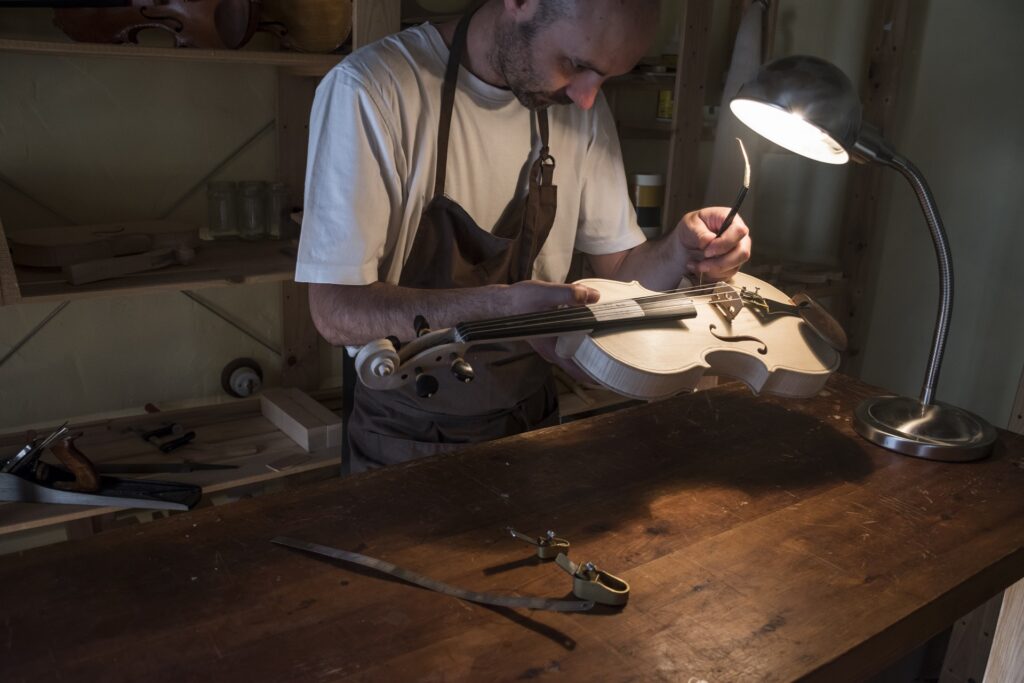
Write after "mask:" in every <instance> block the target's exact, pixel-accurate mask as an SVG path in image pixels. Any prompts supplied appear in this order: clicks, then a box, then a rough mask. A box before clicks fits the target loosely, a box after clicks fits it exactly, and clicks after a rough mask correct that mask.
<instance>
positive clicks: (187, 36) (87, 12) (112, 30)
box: [34, 0, 260, 49]
mask: <svg viewBox="0 0 1024 683" xmlns="http://www.w3.org/2000/svg"><path fill="white" fill-rule="evenodd" d="M34 4H36V3H34ZM39 5H43V6H47V5H48V6H53V7H58V8H59V9H55V10H54V18H53V21H54V23H55V24H56V25H57V26H58V27H59V28H60V29H61V30H62V31H64V33H66V34H67V35H68V36H70V37H71V38H72V39H74V40H77V41H79V42H86V43H137V42H138V36H139V33H140V32H141V31H143V30H145V29H156V30H159V31H165V32H167V33H169V34H171V36H173V38H174V43H175V46H176V47H197V48H210V49H223V48H227V49H236V48H239V47H242V46H243V45H245V44H246V43H247V42H249V39H250V38H252V35H253V33H254V32H255V31H256V29H257V27H258V25H259V10H260V0H120V1H118V0H108V1H105V2H97V1H96V0H92V1H90V0H81V1H76V0H71V1H65V2H59V3H58V2H53V3H37V4H36V6H39Z"/></svg>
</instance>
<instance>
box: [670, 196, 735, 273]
mask: <svg viewBox="0 0 1024 683" xmlns="http://www.w3.org/2000/svg"><path fill="white" fill-rule="evenodd" d="M728 214H729V207H726V206H711V207H708V208H705V209H701V210H700V211H691V212H690V213H688V214H686V215H685V216H683V219H682V220H681V221H679V225H678V226H677V228H676V231H675V234H676V235H678V237H679V240H680V242H681V243H682V245H683V248H684V249H686V251H687V253H688V254H689V256H690V259H689V261H688V263H687V264H686V269H687V271H689V272H690V273H692V274H694V275H701V274H703V276H704V279H705V280H726V279H728V278H730V277H732V276H733V275H735V274H736V273H737V272H739V269H740V266H742V265H743V264H744V263H746V261H747V260H748V259H749V258H750V236H749V235H750V229H749V228H747V225H746V223H744V222H743V219H742V218H740V216H739V215H737V216H736V217H735V218H734V219H733V221H732V225H730V226H729V227H728V228H727V229H726V230H725V232H723V233H721V234H718V233H719V230H720V228H721V226H722V223H723V222H725V217H726V216H727V215H728Z"/></svg>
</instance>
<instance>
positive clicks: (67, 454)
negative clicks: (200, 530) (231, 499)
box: [0, 423, 203, 510]
mask: <svg viewBox="0 0 1024 683" xmlns="http://www.w3.org/2000/svg"><path fill="white" fill-rule="evenodd" d="M67 431H68V429H67V424H66V423H65V424H64V425H62V426H61V427H59V428H58V429H57V430H55V431H54V432H53V433H51V434H50V435H49V436H47V437H46V438H45V439H42V440H40V439H32V440H31V441H30V442H29V443H28V444H26V445H25V447H24V448H22V449H21V450H20V451H18V453H17V454H15V455H14V456H13V457H11V458H8V459H7V460H6V461H4V462H3V463H0V501H9V502H20V503H57V504H63V505H101V506H111V507H127V508H150V509H157V510H189V509H191V508H192V507H194V506H195V505H196V503H198V502H199V500H200V499H201V498H202V496H203V490H202V488H201V487H199V486H194V485H191V484H180V483H176V482H168V481H145V480H141V479H120V478H117V477H108V476H104V475H102V474H100V473H99V472H98V471H97V468H96V466H95V465H93V464H92V462H91V461H90V460H89V459H88V458H87V457H86V456H85V454H83V453H82V452H81V451H80V450H79V449H78V448H77V447H76V446H75V443H74V442H75V439H76V438H77V435H76V436H70V437H68V436H65V434H66V433H67ZM47 448H49V449H50V451H51V452H52V453H53V454H54V455H55V456H57V459H58V460H59V461H60V462H61V465H62V466H56V465H51V464H48V463H45V462H40V461H39V456H40V455H42V453H43V451H44V450H46V449H47Z"/></svg>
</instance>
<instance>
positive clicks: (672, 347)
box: [572, 273, 840, 400]
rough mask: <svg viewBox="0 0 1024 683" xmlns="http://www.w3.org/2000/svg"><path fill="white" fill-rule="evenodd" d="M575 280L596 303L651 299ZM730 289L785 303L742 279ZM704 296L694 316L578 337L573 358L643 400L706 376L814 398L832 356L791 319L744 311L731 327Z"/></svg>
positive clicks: (635, 288)
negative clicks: (594, 292)
mask: <svg viewBox="0 0 1024 683" xmlns="http://www.w3.org/2000/svg"><path fill="white" fill-rule="evenodd" d="M581 282H582V283H583V284H586V285H588V286H590V287H593V288H594V289H597V290H598V291H600V292H601V302H602V303H605V302H610V301H617V300H619V299H630V298H637V297H642V296H648V295H652V294H656V292H651V291H649V290H646V289H644V288H643V287H642V286H640V285H639V284H638V283H636V282H633V283H623V282H614V281H610V280H601V279H589V280H581ZM729 284H731V285H732V286H734V287H736V288H737V289H739V288H742V287H746V288H747V289H748V290H754V289H755V288H757V289H758V290H759V293H760V294H761V295H762V296H763V297H765V298H767V299H773V300H775V301H780V302H786V303H792V302H791V300H790V298H789V297H788V296H787V295H786V294H785V293H784V292H782V291H780V290H778V289H776V288H775V287H772V286H771V285H769V284H768V283H766V282H763V281H761V280H758V279H757V278H754V277H751V276H749V275H745V274H743V273H738V274H737V275H736V276H735V277H734V278H733V279H732V280H730V281H729ZM706 290H709V288H708V287H705V288H704V289H702V290H699V291H697V290H695V291H694V292H693V293H692V298H693V302H694V304H695V305H696V309H697V316H696V317H695V318H688V319H685V320H676V321H669V322H663V323H659V324H657V325H654V326H645V327H643V328H638V329H630V330H622V331H611V332H600V333H597V334H594V335H592V336H588V337H584V338H583V339H582V340H581V341H580V343H579V346H577V347H576V349H575V351H574V353H573V356H572V357H573V360H575V361H576V363H577V364H578V365H579V366H580V367H581V368H582V369H583V370H584V371H585V372H586V373H587V374H588V375H589V376H590V377H591V378H593V379H594V381H596V382H598V383H599V384H601V385H603V386H605V387H607V388H609V389H611V390H612V391H615V392H618V393H620V394H622V395H624V396H629V397H632V398H637V399H642V400H652V399H657V398H665V397H668V396H672V395H674V394H678V393H680V392H683V391H692V390H693V388H694V387H695V386H696V385H697V382H698V381H699V380H700V378H701V377H703V376H704V375H705V374H712V375H721V376H726V377H731V378H734V379H738V380H740V381H742V382H744V383H746V384H747V385H748V386H749V387H750V388H751V390H752V391H753V392H754V393H761V392H766V393H770V394H776V395H780V396H789V397H806V396H813V395H814V394H816V393H817V392H818V391H819V390H820V389H821V388H822V387H823V386H824V384H825V382H826V380H828V378H829V376H830V375H831V374H832V373H833V372H835V371H836V369H838V367H839V361H840V356H839V353H837V352H836V351H835V350H834V349H833V348H832V347H831V346H829V345H828V344H827V343H826V342H825V341H824V340H823V339H821V337H819V336H818V335H817V334H816V333H815V332H814V331H813V330H812V328H811V327H810V326H809V325H808V324H807V323H806V322H804V321H803V320H802V319H801V318H799V317H798V316H794V315H778V316H773V317H770V318H766V317H763V316H760V315H758V314H757V313H756V312H755V311H754V310H753V309H752V308H751V307H750V306H744V307H743V308H742V309H741V310H740V311H739V313H738V314H737V315H736V317H735V318H734V319H733V320H731V321H730V320H729V319H728V318H727V317H726V316H725V315H724V314H723V313H722V312H721V311H720V310H719V309H718V308H717V307H716V306H715V305H713V304H712V303H711V302H710V296H708V295H707V294H703V295H702V294H701V292H705V291H706Z"/></svg>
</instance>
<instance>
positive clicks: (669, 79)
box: [604, 71, 676, 90]
mask: <svg viewBox="0 0 1024 683" xmlns="http://www.w3.org/2000/svg"><path fill="white" fill-rule="evenodd" d="M675 82H676V72H675V71H663V72H662V71H659V72H653V71H651V72H645V71H631V72H629V73H628V74H623V75H621V76H614V77H612V78H609V79H608V80H607V81H605V82H604V85H605V87H612V88H634V89H641V90H673V89H674V88H675Z"/></svg>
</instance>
